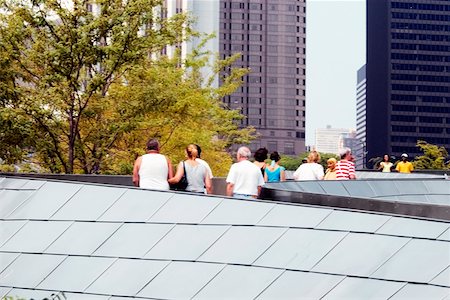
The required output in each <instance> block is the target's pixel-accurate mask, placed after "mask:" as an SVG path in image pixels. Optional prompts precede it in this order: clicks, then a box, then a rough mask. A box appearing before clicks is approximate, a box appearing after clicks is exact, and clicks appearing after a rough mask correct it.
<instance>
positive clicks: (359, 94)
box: [354, 65, 366, 169]
mask: <svg viewBox="0 0 450 300" xmlns="http://www.w3.org/2000/svg"><path fill="white" fill-rule="evenodd" d="M356 143H357V145H356V146H355V151H354V156H355V166H356V168H357V169H364V168H365V166H366V165H365V161H366V65H364V66H362V67H361V68H360V69H359V70H358V72H357V84H356Z"/></svg>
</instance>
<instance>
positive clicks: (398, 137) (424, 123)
mask: <svg viewBox="0 0 450 300" xmlns="http://www.w3.org/2000/svg"><path fill="white" fill-rule="evenodd" d="M366 76H367V82H366V101H367V104H366V105H367V106H366V123H367V124H366V130H367V131H366V149H367V155H366V159H367V160H368V159H370V158H371V157H377V156H382V155H383V154H385V153H388V154H392V155H395V156H397V157H398V156H400V154H401V153H403V152H406V153H408V154H409V155H410V156H413V157H414V156H416V155H420V154H421V153H420V152H419V149H418V148H417V147H416V143H417V140H424V141H426V142H428V143H432V144H438V145H441V146H445V147H446V148H447V149H450V2H449V1H438V0H427V1H421V0H408V1H405V0H395V1H394V0H386V1H380V0H368V1H367V70H366Z"/></svg>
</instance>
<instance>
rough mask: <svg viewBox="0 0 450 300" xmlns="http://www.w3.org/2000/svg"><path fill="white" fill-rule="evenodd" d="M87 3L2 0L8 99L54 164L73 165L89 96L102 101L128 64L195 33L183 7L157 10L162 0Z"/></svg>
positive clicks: (1, 45)
mask: <svg viewBox="0 0 450 300" xmlns="http://www.w3.org/2000/svg"><path fill="white" fill-rule="evenodd" d="M65 3H72V4H73V6H72V7H70V6H71V5H69V4H65ZM88 3H90V1H76V0H75V1H71V2H69V1H68V2H64V1H59V0H33V1H26V0H22V1H18V0H2V1H1V2H0V9H1V10H2V12H3V14H2V15H1V25H0V39H1V42H0V49H1V50H2V51H3V52H5V53H7V55H8V56H9V57H10V58H11V61H12V63H13V65H14V72H15V76H14V77H13V80H14V83H12V84H14V85H15V89H14V96H13V97H11V98H10V101H9V103H8V104H9V105H11V106H12V107H14V108H16V109H19V110H21V111H22V112H24V113H25V114H27V115H28V116H29V117H30V119H31V121H32V123H33V125H34V129H35V130H36V133H37V134H38V136H37V138H38V141H42V142H40V143H39V144H38V145H37V149H39V150H38V151H39V152H40V154H41V155H42V156H44V157H46V158H47V160H48V161H47V163H48V164H50V163H51V165H52V171H55V172H58V171H64V172H66V173H72V172H73V171H74V162H75V160H76V157H77V156H76V148H77V146H78V145H79V143H80V137H81V132H80V123H82V122H83V118H84V116H85V113H86V110H88V109H89V107H90V106H91V103H92V102H94V101H97V102H100V103H101V99H102V98H104V97H105V96H106V95H107V93H108V90H109V87H110V85H111V84H112V82H114V81H115V80H120V78H121V74H122V73H123V72H124V71H125V70H126V69H127V68H129V67H130V66H133V65H135V64H138V63H141V62H142V60H143V59H145V58H146V57H148V55H149V53H156V52H159V51H161V50H162V48H163V47H164V46H165V45H168V44H169V45H170V44H176V43H179V42H181V41H183V39H185V37H186V36H189V35H190V32H189V28H190V27H189V20H188V19H187V17H186V16H185V15H182V14H179V15H176V16H175V17H173V18H168V19H161V18H158V17H156V16H155V9H156V8H157V7H159V5H160V4H161V1H148V0H147V1H144V0H129V1H122V0H98V1H96V5H98V7H99V13H98V14H94V13H92V12H90V10H89V9H88V8H89V6H88ZM149 24H152V25H153V26H148V25H149ZM146 25H147V26H146ZM185 25H188V26H186V27H183V26H185ZM143 28H146V29H145V32H142V31H143ZM42 149H45V150H42Z"/></svg>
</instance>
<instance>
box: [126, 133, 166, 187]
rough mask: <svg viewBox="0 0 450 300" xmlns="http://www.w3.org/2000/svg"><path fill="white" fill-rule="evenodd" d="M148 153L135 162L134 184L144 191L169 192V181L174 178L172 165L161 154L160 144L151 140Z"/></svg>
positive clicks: (147, 146) (148, 143)
mask: <svg viewBox="0 0 450 300" xmlns="http://www.w3.org/2000/svg"><path fill="white" fill-rule="evenodd" d="M146 148H147V153H146V154H144V155H142V156H139V157H138V158H137V159H136V161H135V162H134V168H133V184H134V185H135V186H137V187H140V188H144V189H155V190H169V183H168V182H167V179H169V178H171V177H173V169H172V163H171V162H170V160H169V158H167V157H166V156H165V155H162V154H159V142H158V140H156V139H150V140H149V141H148V142H147V145H146Z"/></svg>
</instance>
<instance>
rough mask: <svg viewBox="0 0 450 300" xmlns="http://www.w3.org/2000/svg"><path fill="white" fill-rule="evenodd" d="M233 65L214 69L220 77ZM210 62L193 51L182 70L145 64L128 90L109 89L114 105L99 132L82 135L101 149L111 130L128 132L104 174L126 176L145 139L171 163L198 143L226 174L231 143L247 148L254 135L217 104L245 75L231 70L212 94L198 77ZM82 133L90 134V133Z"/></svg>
mask: <svg viewBox="0 0 450 300" xmlns="http://www.w3.org/2000/svg"><path fill="white" fill-rule="evenodd" d="M235 59H236V57H230V58H227V59H225V60H216V66H215V67H214V69H215V70H216V72H218V71H219V70H222V69H223V67H224V66H229V65H230V64H231V63H232V62H233V61H234V60H235ZM208 61H209V60H208V55H207V54H201V53H200V52H197V51H194V53H193V54H192V55H189V56H188V57H187V58H186V59H184V60H181V62H182V65H183V67H180V66H179V63H180V60H179V58H178V57H177V56H175V57H174V58H161V59H160V60H158V61H147V62H146V63H145V64H144V65H141V66H135V67H134V68H132V69H131V70H129V71H128V72H127V73H126V74H125V75H124V78H125V80H126V82H127V84H126V85H124V84H120V83H114V84H113V85H112V87H111V90H110V100H111V101H112V103H111V105H108V107H109V109H108V110H106V111H103V112H102V114H101V116H102V120H103V121H102V124H103V125H104V126H103V127H102V130H101V131H100V132H98V131H97V132H90V133H88V134H84V135H85V136H89V137H91V140H90V141H89V142H88V144H91V143H95V142H97V143H99V142H100V143H101V141H107V136H111V134H106V133H107V132H109V131H111V130H110V129H109V127H110V126H112V124H114V126H122V125H123V126H131V127H132V130H130V131H129V132H128V133H127V134H126V135H125V136H124V137H122V138H120V139H119V143H118V145H117V147H115V149H114V151H112V152H110V155H109V158H108V159H107V160H105V165H104V166H103V167H102V170H105V169H106V168H109V170H110V171H111V172H112V173H118V172H120V173H124V172H126V173H128V172H130V171H131V168H132V163H133V161H134V158H135V157H136V156H137V155H140V154H142V153H143V150H144V149H143V146H144V144H145V141H146V139H148V138H151V137H156V138H158V139H159V140H160V143H161V151H162V152H163V153H164V154H167V155H168V156H169V157H170V158H171V159H172V161H173V162H174V163H177V162H178V161H180V160H182V159H184V149H185V147H186V146H187V145H188V144H190V143H196V144H199V145H201V147H202V150H203V151H202V152H203V153H204V155H203V157H204V158H205V160H207V161H208V162H209V163H210V165H211V167H212V169H213V170H214V173H215V175H217V176H221V175H225V174H226V172H227V171H228V168H229V165H230V164H231V162H232V160H231V157H230V155H229V154H228V153H226V152H225V151H224V149H226V148H228V147H229V146H230V145H231V144H233V143H237V142H246V143H248V142H249V141H250V140H251V139H252V136H253V134H254V129H253V128H251V127H249V128H243V129H239V127H238V122H237V121H240V119H242V117H243V116H242V115H241V114H240V113H239V112H238V111H236V110H229V109H226V108H225V107H224V105H223V103H222V100H221V99H222V98H223V96H225V95H227V94H230V93H232V92H233V91H235V90H236V88H237V87H238V86H239V85H240V83H241V78H242V76H243V75H244V74H246V72H247V70H246V69H238V68H236V69H234V68H233V69H230V70H229V71H230V73H228V74H226V75H225V77H224V78H223V80H222V81H223V84H222V85H221V86H220V87H219V88H214V87H212V86H210V83H211V82H212V80H211V78H202V77H201V76H200V74H199V72H200V69H201V68H202V67H204V66H205V65H206V64H207V62H208ZM213 75H214V74H213ZM95 115H99V112H97V113H96V114H95ZM114 120H124V123H122V125H120V123H118V122H117V121H115V122H113V121H114ZM129 120H132V121H131V122H130V121H129ZM83 128H86V129H87V130H90V128H91V127H90V126H83ZM98 135H106V137H102V136H98ZM98 148H99V149H100V148H101V147H98Z"/></svg>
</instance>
